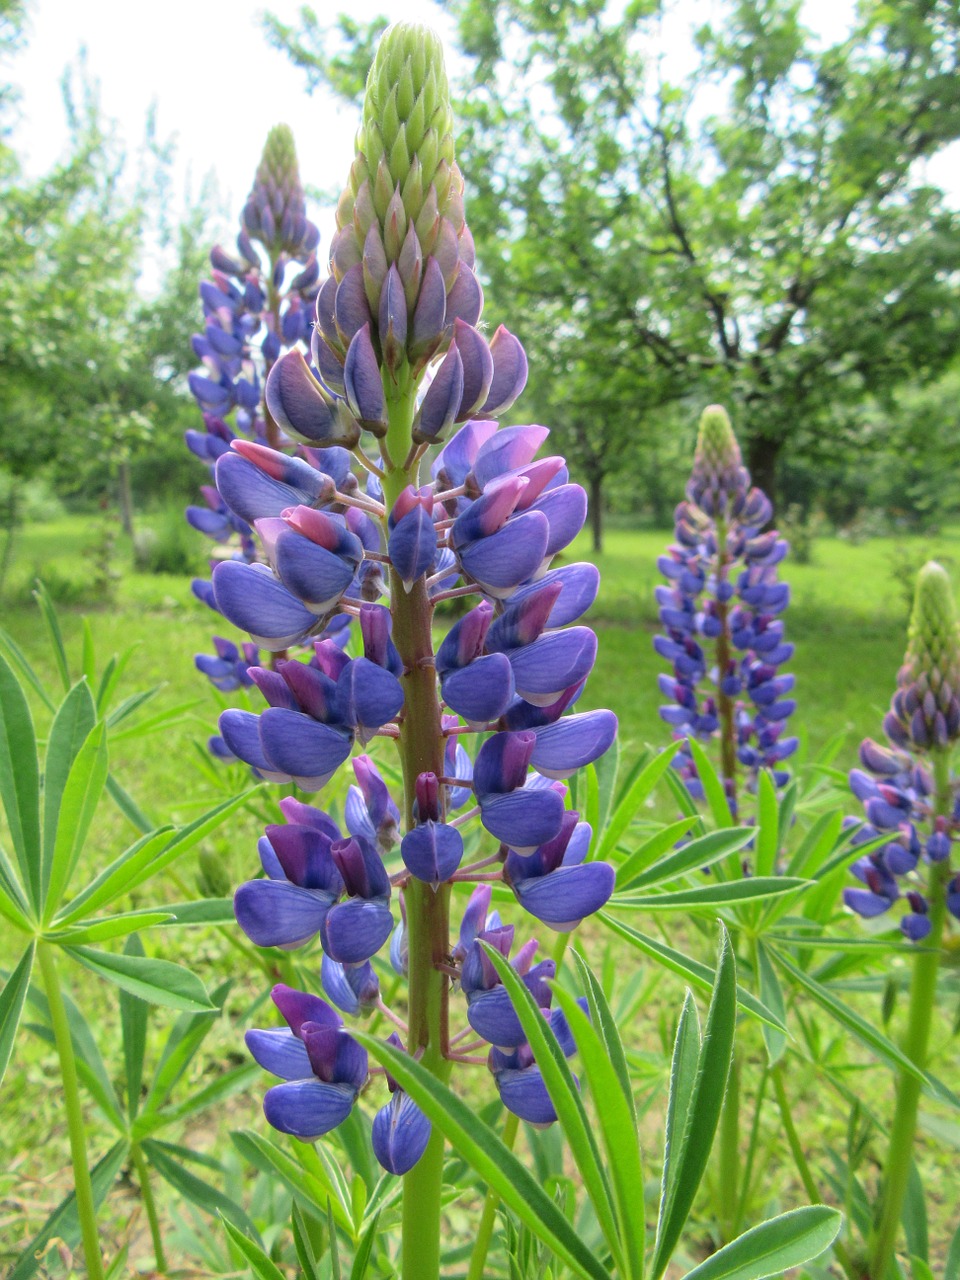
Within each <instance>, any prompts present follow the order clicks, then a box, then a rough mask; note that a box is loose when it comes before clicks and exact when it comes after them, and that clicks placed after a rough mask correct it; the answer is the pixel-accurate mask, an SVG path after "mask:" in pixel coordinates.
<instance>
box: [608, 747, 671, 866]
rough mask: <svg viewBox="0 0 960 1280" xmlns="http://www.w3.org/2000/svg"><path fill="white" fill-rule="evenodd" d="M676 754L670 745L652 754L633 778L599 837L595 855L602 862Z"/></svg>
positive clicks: (617, 842) (611, 853) (615, 845)
mask: <svg viewBox="0 0 960 1280" xmlns="http://www.w3.org/2000/svg"><path fill="white" fill-rule="evenodd" d="M675 754H676V752H675V750H674V749H673V748H672V747H668V748H667V750H666V751H662V752H661V753H660V755H658V756H654V758H653V759H652V760H651V761H650V763H649V764H648V765H647V766H646V767H645V768H644V769H642V770H641V771H640V773H639V774H638V775H637V776H636V778H634V780H633V781H632V782H631V784H630V786H629V787H628V788H627V790H626V792H625V793H624V795H623V796H622V797H621V798H620V800H619V801H618V803H617V806H616V808H615V809H614V810H613V812H612V813H611V815H610V821H609V823H608V824H607V828H606V830H605V831H604V832H603V834H602V835H601V836H600V838H599V843H598V844H597V851H596V854H595V856H596V857H597V858H598V859H599V860H600V861H601V862H603V861H604V860H609V859H610V858H611V857H612V856H613V852H614V850H615V849H616V847H617V845H618V844H619V842H620V837H621V836H622V835H623V833H624V832H625V831H626V829H627V827H629V825H630V823H631V822H632V821H633V819H634V818H635V817H636V814H637V810H638V809H639V808H640V806H641V805H642V804H643V802H644V800H646V798H647V796H649V795H650V794H651V792H652V791H653V789H654V787H655V786H656V785H657V783H658V782H659V781H660V779H661V778H662V777H663V775H664V774H665V773H666V771H667V769H669V767H670V761H671V760H672V759H673V757H674V755H675Z"/></svg>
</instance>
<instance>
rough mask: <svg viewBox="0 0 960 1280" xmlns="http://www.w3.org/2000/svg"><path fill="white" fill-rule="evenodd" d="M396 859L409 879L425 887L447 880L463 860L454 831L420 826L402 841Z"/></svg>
mask: <svg viewBox="0 0 960 1280" xmlns="http://www.w3.org/2000/svg"><path fill="white" fill-rule="evenodd" d="M400 856H401V858H402V859H403V864H404V866H405V867H406V868H407V870H408V871H409V872H410V874H411V875H414V876H416V877H417V879H418V880H424V881H426V883H427V884H433V885H437V884H441V883H443V881H445V880H449V879H450V877H451V876H452V875H453V874H454V872H455V871H456V870H457V868H458V867H459V866H460V862H461V859H462V858H463V837H462V836H461V835H460V832H459V831H458V830H457V829H456V827H449V826H447V825H446V824H445V823H442V822H424V823H422V824H421V825H420V826H418V827H414V828H413V829H412V830H411V831H408V832H407V834H406V835H405V836H404V837H403V840H402V842H401V844H400Z"/></svg>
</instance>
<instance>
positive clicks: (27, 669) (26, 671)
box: [0, 627, 57, 711]
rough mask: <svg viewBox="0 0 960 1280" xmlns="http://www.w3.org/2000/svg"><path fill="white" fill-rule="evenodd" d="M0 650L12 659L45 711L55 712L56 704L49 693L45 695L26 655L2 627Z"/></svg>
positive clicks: (40, 681) (41, 683) (41, 682)
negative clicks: (3, 650) (4, 651)
mask: <svg viewBox="0 0 960 1280" xmlns="http://www.w3.org/2000/svg"><path fill="white" fill-rule="evenodd" d="M0 649H5V650H6V652H7V653H8V654H9V655H10V657H11V658H12V659H13V661H14V662H15V663H16V664H17V666H18V667H19V668H20V672H21V674H22V676H23V678H24V679H25V680H26V681H27V683H28V684H29V685H30V687H31V689H32V690H33V691H34V693H35V694H36V695H37V697H38V698H39V699H40V701H41V702H42V703H43V704H44V706H45V707H46V708H47V710H48V711H55V710H56V707H57V704H56V703H55V702H54V700H53V699H52V698H51V697H50V695H49V693H47V691H46V689H45V688H44V686H43V681H42V680H41V679H40V677H39V676H38V675H37V673H36V671H34V669H33V667H32V666H31V665H30V663H29V661H28V660H27V655H26V654H25V653H24V652H23V650H22V649H21V648H20V646H19V645H18V644H17V642H16V640H14V638H13V636H12V635H11V634H10V632H9V631H5V630H4V629H3V628H2V627H0Z"/></svg>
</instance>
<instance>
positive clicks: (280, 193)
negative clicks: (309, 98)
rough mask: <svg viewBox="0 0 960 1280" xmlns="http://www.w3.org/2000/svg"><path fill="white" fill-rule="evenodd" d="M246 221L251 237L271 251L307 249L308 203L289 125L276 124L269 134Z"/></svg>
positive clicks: (244, 218) (249, 201)
mask: <svg viewBox="0 0 960 1280" xmlns="http://www.w3.org/2000/svg"><path fill="white" fill-rule="evenodd" d="M243 221H244V226H245V228H246V230H247V232H248V234H249V235H250V236H251V237H253V238H254V239H257V240H260V241H261V243H262V244H263V245H264V247H265V248H266V249H268V250H285V251H287V252H288V253H298V252H300V251H301V250H302V249H303V248H304V243H303V242H304V236H305V234H306V231H307V225H308V224H307V220H306V204H305V202H304V196H303V185H302V184H301V182H300V168H299V165H298V163H297V148H296V144H295V143H294V140H293V132H292V130H291V129H290V126H289V125H285V124H278V125H275V126H274V127H273V128H272V129H271V130H270V132H269V133H268V134H267V140H266V142H265V143H264V147H263V154H262V156H261V158H260V163H259V165H258V166H257V174H256V177H255V178H254V182H253V187H252V189H251V191H250V196H249V198H248V200H247V204H246V207H245V208H244V211H243Z"/></svg>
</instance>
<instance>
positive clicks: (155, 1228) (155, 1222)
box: [130, 1143, 167, 1275]
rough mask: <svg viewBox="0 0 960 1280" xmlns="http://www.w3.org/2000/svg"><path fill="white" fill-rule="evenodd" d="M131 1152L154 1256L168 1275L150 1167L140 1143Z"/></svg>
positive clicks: (159, 1269) (158, 1265)
mask: <svg viewBox="0 0 960 1280" xmlns="http://www.w3.org/2000/svg"><path fill="white" fill-rule="evenodd" d="M130 1154H131V1156H132V1158H133V1167H134V1168H135V1169H136V1171H137V1181H138V1182H139V1183H140V1195H141V1197H142V1199H143V1207H144V1210H145V1211H146V1214H147V1222H148V1223H149V1224H150V1239H151V1240H152V1241H153V1256H154V1258H155V1259H156V1263H157V1270H158V1271H159V1272H160V1274H161V1275H166V1274H167V1259H166V1255H165V1254H164V1252H163V1236H162V1235H161V1233H160V1218H159V1216H158V1214H157V1202H156V1200H155V1199H154V1195H153V1187H152V1186H151V1185H150V1168H149V1166H148V1164H147V1161H146V1157H145V1156H144V1154H143V1151H142V1149H141V1147H140V1145H139V1143H137V1144H135V1145H134V1147H133V1149H132V1151H131V1153H130Z"/></svg>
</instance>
